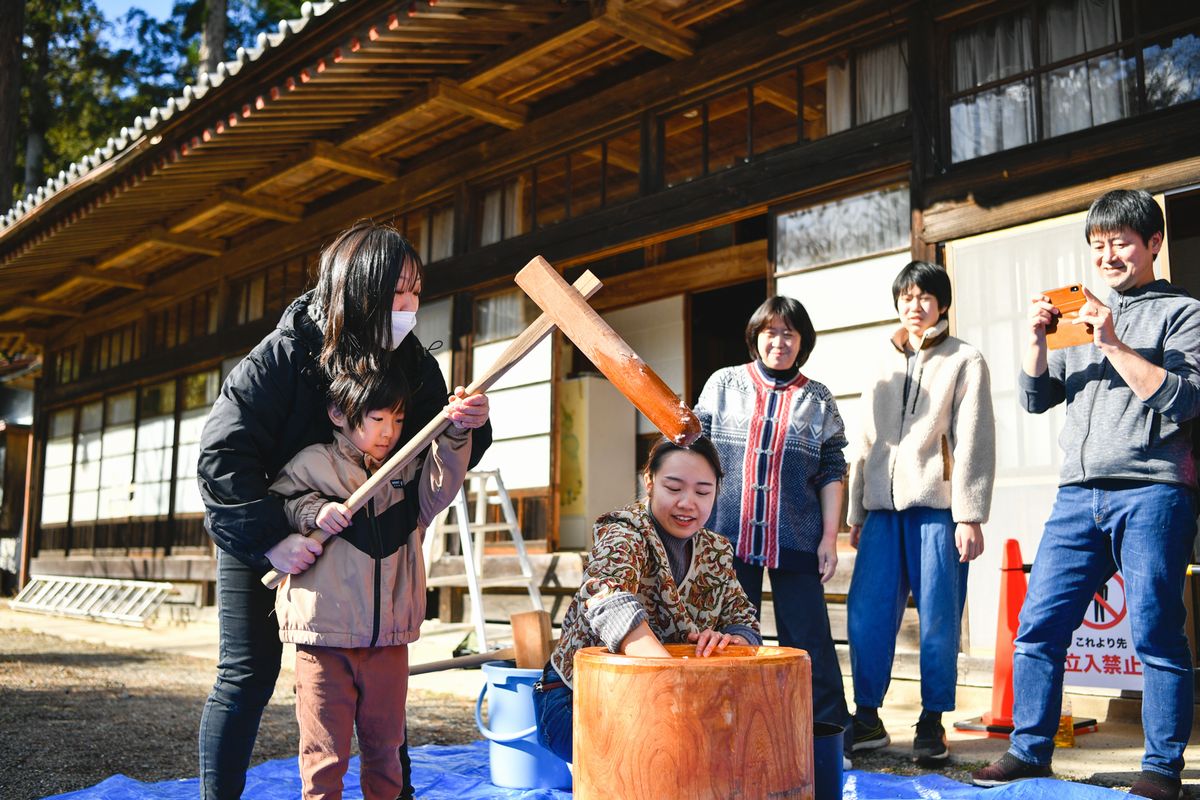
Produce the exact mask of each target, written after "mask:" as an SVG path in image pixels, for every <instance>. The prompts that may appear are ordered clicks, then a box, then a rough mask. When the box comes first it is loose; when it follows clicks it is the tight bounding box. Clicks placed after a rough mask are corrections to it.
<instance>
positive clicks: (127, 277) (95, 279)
mask: <svg viewBox="0 0 1200 800" xmlns="http://www.w3.org/2000/svg"><path fill="white" fill-rule="evenodd" d="M80 281H83V282H87V283H102V284H105V285H106V286H119V287H120V288H122V289H138V290H141V289H145V288H146V281H144V280H143V279H141V278H138V277H136V276H134V275H132V274H130V273H128V272H126V271H125V270H121V269H104V270H100V269H94V268H92V267H77V268H76V269H74V270H73V271H72V272H71V273H70V274H69V275H67V276H66V281H64V283H72V282H80Z"/></svg>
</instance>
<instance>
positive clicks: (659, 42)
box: [596, 0, 700, 61]
mask: <svg viewBox="0 0 1200 800" xmlns="http://www.w3.org/2000/svg"><path fill="white" fill-rule="evenodd" d="M596 14H597V16H596V21H597V22H598V23H599V24H600V26H601V27H603V28H605V29H606V30H609V31H611V32H612V33H615V34H617V35H618V36H623V37H625V38H626V39H628V40H630V41H631V42H637V43H638V44H640V45H641V46H642V47H645V48H648V49H650V50H653V51H654V52H656V53H662V54H663V55H664V56H667V57H668V58H673V59H675V60H676V61H678V60H679V59H683V58H688V57H689V56H691V55H692V54H693V53H694V52H695V51H696V44H697V43H698V42H699V41H700V37H699V35H697V34H696V32H695V31H692V30H688V29H687V28H681V27H679V26H678V25H673V24H671V23H670V22H668V21H667V20H666V19H665V18H664V17H663V16H662V15H661V14H658V13H657V12H655V11H653V10H650V9H637V8H630V7H629V6H628V5H627V4H626V3H625V2H623V0H606V2H603V3H601V4H598V5H597V7H596Z"/></svg>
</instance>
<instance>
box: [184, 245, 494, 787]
mask: <svg viewBox="0 0 1200 800" xmlns="http://www.w3.org/2000/svg"><path fill="white" fill-rule="evenodd" d="M420 291H421V263H420V258H419V256H418V255H417V254H416V252H415V251H414V250H413V249H412V246H411V245H410V244H409V243H408V242H407V241H406V240H405V239H404V237H402V236H401V235H400V234H399V233H398V232H397V231H396V230H395V229H394V228H391V227H389V226H384V225H377V224H374V223H369V222H362V223H358V224H357V225H355V226H354V227H352V228H351V229H350V230H347V231H345V232H344V233H342V234H341V235H340V236H338V238H337V239H336V240H335V241H334V242H333V244H331V245H330V246H329V247H328V248H326V249H325V250H324V251H322V253H321V262H320V274H319V276H318V279H317V288H316V289H315V290H313V291H312V292H309V293H307V294H305V295H303V296H301V297H299V298H297V299H296V300H295V301H294V302H292V304H291V305H290V306H288V308H287V310H286V311H285V312H284V313H283V317H282V318H281V319H280V321H279V325H278V326H277V327H276V329H275V330H274V331H272V332H271V333H269V334H268V335H267V336H266V337H265V338H264V339H263V340H262V341H261V342H260V343H259V344H258V345H257V346H256V347H255V348H254V349H253V350H252V351H251V352H250V354H249V355H247V356H246V357H245V358H244V359H243V360H242V361H241V362H240V363H239V364H238V365H237V366H236V367H234V369H233V371H232V372H230V374H229V377H228V378H226V380H225V383H224V385H223V386H222V387H221V394H220V396H219V397H218V398H217V401H216V403H214V404H213V407H212V411H211V412H210V413H209V416H208V420H207V422H206V423H205V426H204V433H203V435H202V437H201V440H200V459H199V466H198V474H199V482H200V493H201V495H202V496H203V498H204V505H205V515H204V524H205V527H206V528H207V529H208V532H209V535H210V536H212V538H213V541H215V542H216V543H217V545H218V547H219V550H218V551H217V601H218V614H219V620H220V653H219V661H218V666H217V680H216V684H215V685H214V686H213V690H212V693H211V694H210V695H209V697H208V701H207V702H206V703H205V706H204V713H203V715H202V716H201V719H200V785H201V796H202V797H204V798H221V799H222V800H223V799H224V798H238V797H241V794H242V790H243V788H244V785H245V778H246V769H247V767H248V766H249V763H250V755H251V752H252V751H253V749H254V740H255V738H256V737H257V735H258V725H259V721H260V720H261V718H262V712H263V709H264V708H265V707H266V704H267V701H268V700H269V699H270V697H271V694H272V692H273V691H274V688H275V681H276V678H277V677H278V675H279V662H280V658H281V655H282V645H281V643H280V641H279V630H278V627H277V623H276V620H275V617H274V615H273V614H272V610H273V608H274V602H275V593H274V591H272V590H270V589H267V588H266V587H265V586H263V585H262V584H261V583H260V578H261V577H262V575H263V573H265V572H266V571H267V570H269V569H270V568H272V567H274V568H275V569H278V570H280V571H282V572H288V573H292V574H295V573H298V572H303V571H304V570H305V569H307V568H308V567H309V566H310V565H311V564H312V563H313V561H314V560H315V559H316V557H317V556H318V555H320V552H321V546H320V545H319V544H318V543H316V542H315V541H312V540H310V539H307V538H306V537H304V536H302V535H300V534H299V533H295V532H293V531H292V530H290V526H289V525H288V524H287V520H286V518H285V517H284V513H283V506H282V504H281V502H280V500H279V498H278V497H274V496H272V495H271V494H269V493H268V491H267V488H268V487H269V486H270V484H271V481H272V480H273V479H274V477H275V475H276V474H277V473H278V472H279V470H280V468H281V467H282V466H283V465H284V464H286V463H287V462H288V460H289V459H291V457H292V456H293V455H295V454H296V453H297V452H299V451H300V450H302V449H303V448H305V447H307V446H308V445H310V444H315V443H317V442H327V441H330V440H331V439H332V432H331V428H330V423H329V417H328V415H327V414H326V411H325V407H326V404H327V402H328V400H327V390H328V388H329V383H330V381H331V380H332V378H333V377H334V376H336V375H339V374H347V373H351V374H355V375H359V376H363V375H380V374H382V373H383V371H384V370H383V367H384V365H385V364H386V363H388V361H389V360H391V359H400V360H401V362H402V363H403V364H404V367H405V369H404V372H405V374H406V375H407V376H408V379H409V382H410V385H411V386H412V399H411V402H410V403H409V405H408V413H407V415H406V419H405V425H404V431H403V434H402V436H401V440H400V442H399V443H398V446H402V445H403V444H404V443H405V442H406V441H407V440H408V439H410V438H411V437H412V435H413V434H414V433H415V432H417V431H419V430H421V429H422V428H423V427H425V425H426V424H427V423H428V422H429V421H430V420H431V419H433V417H434V416H435V415H436V414H437V413H438V412H439V411H441V410H442V408H444V407H446V406H447V394H448V393H447V390H446V383H445V381H444V380H443V378H442V375H441V372H440V370H439V369H438V365H437V362H436V361H435V360H434V358H433V356H431V355H430V354H429V352H428V351H427V350H425V348H424V347H422V346H421V343H420V342H419V341H417V337H416V336H415V335H413V334H412V333H411V331H412V328H413V326H414V325H415V324H416V311H417V306H418V305H419V298H420ZM389 300H390V302H388V301H389ZM449 407H450V408H449V416H450V418H451V419H452V420H454V421H455V422H457V423H458V424H459V425H460V426H462V427H466V428H474V429H475V430H474V433H473V435H472V452H471V463H472V464H474V463H476V462H478V460H479V457H480V456H481V455H482V454H483V452H484V450H486V449H487V447H488V445H489V444H490V443H491V427H490V425H489V424H488V422H487V417H488V403H487V398H486V397H484V396H483V395H476V396H474V397H466V395H465V392H464V391H463V389H462V387H458V388H457V389H456V390H455V393H454V395H450V396H449ZM401 757H402V759H403V760H404V762H405V777H406V779H407V777H408V772H409V770H408V759H407V748H402V751H401ZM406 782H407V780H406ZM405 796H411V783H409V785H408V786H407V788H406V795H405Z"/></svg>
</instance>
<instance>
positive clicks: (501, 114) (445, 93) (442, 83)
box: [429, 78, 529, 130]
mask: <svg viewBox="0 0 1200 800" xmlns="http://www.w3.org/2000/svg"><path fill="white" fill-rule="evenodd" d="M429 99H430V100H431V101H432V102H434V103H436V104H437V105H440V106H443V107H445V108H449V109H452V110H454V111H457V112H458V113H460V114H465V115H467V116H468V117H475V118H476V119H481V120H483V121H484V122H490V123H492V124H493V125H499V126H500V127H502V128H508V129H510V130H515V129H517V128H520V127H522V126H524V125H525V123H526V122H527V121H528V120H529V108H528V106H525V105H521V104H519V103H505V102H502V101H500V100H497V99H496V96H495V95H493V94H492V93H491V92H485V91H483V90H482V89H465V88H463V87H462V86H461V85H459V84H457V83H455V82H454V81H452V80H450V79H448V78H434V79H433V83H432V84H431V85H430V87H429Z"/></svg>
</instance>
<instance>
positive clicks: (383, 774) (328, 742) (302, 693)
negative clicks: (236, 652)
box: [296, 645, 408, 800]
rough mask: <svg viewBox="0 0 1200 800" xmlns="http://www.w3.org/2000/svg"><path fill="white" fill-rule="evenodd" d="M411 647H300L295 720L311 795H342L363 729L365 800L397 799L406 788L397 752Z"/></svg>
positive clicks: (321, 798)
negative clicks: (354, 739) (355, 736)
mask: <svg viewBox="0 0 1200 800" xmlns="http://www.w3.org/2000/svg"><path fill="white" fill-rule="evenodd" d="M407 695H408V647H407V646H405V645H399V646H396V647H354V648H348V647H347V648H343V647H311V646H308V645H297V646H296V720H297V721H298V722H299V723H300V778H301V780H302V781H303V785H304V798H305V800H340V798H341V796H342V777H343V776H344V775H345V774H346V768H347V766H348V765H349V763H350V738H351V736H352V735H353V733H354V727H355V725H356V724H357V726H358V749H359V754H360V759H359V764H360V771H359V772H360V775H359V782H360V784H361V785H362V793H363V798H364V800H395V799H396V798H397V797H398V796H399V795H400V793H401V792H402V791H403V790H404V775H403V771H402V770H401V767H400V756H399V754H398V753H397V750H398V748H399V747H400V745H402V744H404V703H405V699H406V698H407Z"/></svg>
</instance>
